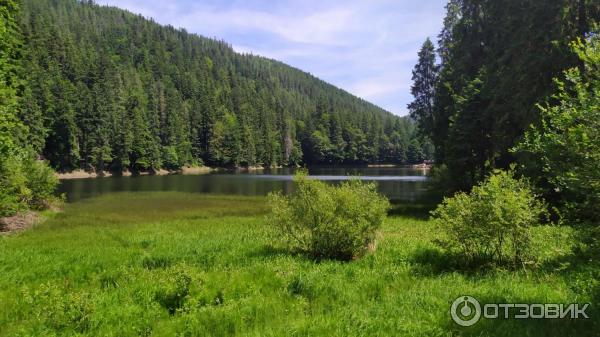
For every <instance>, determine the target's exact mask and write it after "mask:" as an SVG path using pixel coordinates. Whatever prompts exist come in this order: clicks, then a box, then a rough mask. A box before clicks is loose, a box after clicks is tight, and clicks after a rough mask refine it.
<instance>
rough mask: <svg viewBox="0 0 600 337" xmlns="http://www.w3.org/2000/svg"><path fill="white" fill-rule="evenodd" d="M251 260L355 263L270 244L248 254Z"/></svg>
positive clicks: (341, 257)
mask: <svg viewBox="0 0 600 337" xmlns="http://www.w3.org/2000/svg"><path fill="white" fill-rule="evenodd" d="M247 256H248V257H250V258H278V257H286V256H287V257H292V258H296V259H299V260H305V261H310V262H314V263H321V262H328V261H335V262H340V263H348V262H352V261H354V259H353V258H352V257H351V256H347V255H340V256H318V255H314V254H312V253H310V252H307V251H303V250H298V249H289V248H286V247H282V246H274V245H270V244H265V245H263V246H261V247H259V248H258V249H255V250H253V251H251V252H250V253H248V254H247Z"/></svg>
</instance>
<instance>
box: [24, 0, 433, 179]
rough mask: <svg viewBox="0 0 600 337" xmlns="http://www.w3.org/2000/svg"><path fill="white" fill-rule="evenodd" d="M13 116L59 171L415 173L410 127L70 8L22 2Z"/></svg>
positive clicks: (257, 66) (125, 16)
mask: <svg viewBox="0 0 600 337" xmlns="http://www.w3.org/2000/svg"><path fill="white" fill-rule="evenodd" d="M19 21H20V31H21V34H22V37H23V45H22V50H23V51H22V52H23V67H24V69H27V71H26V76H25V77H26V79H25V82H26V83H25V86H24V88H25V89H24V91H23V93H22V95H21V96H22V97H21V102H22V104H21V112H20V116H21V119H22V120H23V122H24V123H25V124H26V125H28V126H29V129H30V133H29V143H30V144H32V146H33V148H34V150H35V151H36V152H37V153H39V154H41V155H42V156H43V157H44V158H46V159H47V160H49V161H50V163H51V165H52V166H53V167H54V168H55V169H57V170H59V171H69V170H73V169H78V168H81V169H86V170H114V171H120V170H125V169H129V170H133V171H144V170H152V169H156V168H167V169H177V168H179V167H182V166H184V165H197V164H207V165H215V166H256V165H264V166H271V165H297V164H338V163H348V164H356V163H377V162H385V163H416V162H420V161H422V160H424V159H426V158H428V157H430V156H431V153H432V152H433V150H432V145H430V142H428V141H421V140H420V139H422V138H420V137H418V136H417V135H416V132H415V131H416V128H415V127H414V123H413V122H412V121H411V120H410V119H408V118H400V117H397V116H394V115H392V114H391V113H389V112H387V111H384V110H382V109H381V108H379V107H377V106H374V105H373V104H370V103H368V102H366V101H364V100H361V99H359V98H357V97H354V96H352V95H350V94H348V93H347V92H345V91H343V90H341V89H338V88H336V87H334V86H332V85H329V84H327V83H325V82H323V81H321V80H319V79H317V78H315V77H313V76H311V75H310V74H307V73H305V72H302V71H300V70H297V69H294V68H292V67H289V66H287V65H285V64H283V63H281V62H277V61H274V60H270V59H266V58H263V57H258V56H254V55H242V54H238V53H236V52H234V51H233V49H232V48H231V46H229V45H228V44H226V43H224V42H221V41H216V40H213V39H208V38H204V37H200V36H197V35H194V34H189V33H187V32H186V31H185V30H183V29H181V30H178V29H175V28H173V27H170V26H167V27H164V26H160V25H158V24H157V23H155V22H153V21H152V20H148V19H146V18H143V17H142V16H139V15H134V14H132V13H129V12H127V11H124V10H121V9H118V8H114V7H105V6H98V5H96V4H94V3H93V2H91V1H89V2H79V1H75V0H58V1H48V0H24V1H22V5H21V15H20V20H19Z"/></svg>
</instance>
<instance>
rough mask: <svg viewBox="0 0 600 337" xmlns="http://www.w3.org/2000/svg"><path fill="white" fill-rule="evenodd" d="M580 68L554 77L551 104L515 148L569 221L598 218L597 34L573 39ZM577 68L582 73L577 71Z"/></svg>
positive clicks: (599, 104)
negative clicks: (556, 88) (581, 66)
mask: <svg viewBox="0 0 600 337" xmlns="http://www.w3.org/2000/svg"><path fill="white" fill-rule="evenodd" d="M574 50H575V52H576V53H577V55H578V56H579V58H580V59H581V62H582V64H583V68H572V69H570V70H567V71H566V72H565V80H564V81H561V80H556V83H557V85H558V93H557V94H556V95H555V96H554V97H553V98H554V101H555V102H556V103H554V104H548V105H546V106H541V107H540V109H541V113H542V123H541V125H540V126H539V127H532V128H531V130H530V131H529V132H527V134H526V136H525V139H524V140H523V141H522V142H521V143H520V144H519V145H518V146H517V147H516V149H515V151H516V152H517V153H518V154H520V156H521V160H522V163H523V165H524V166H525V168H524V169H525V171H526V172H528V173H529V174H530V175H532V176H534V177H535V178H536V181H537V183H538V186H540V187H541V188H544V187H545V189H546V190H549V192H546V193H548V194H549V196H550V198H551V200H552V201H553V202H554V203H555V204H556V205H557V206H559V207H560V208H561V209H562V211H563V212H564V215H565V216H567V218H568V219H570V220H571V221H593V222H596V223H598V219H600V170H599V169H598V163H600V38H599V37H598V35H592V36H591V37H590V38H589V39H588V40H587V41H585V42H584V41H579V42H577V43H574ZM581 69H583V70H584V72H583V73H582V72H581Z"/></svg>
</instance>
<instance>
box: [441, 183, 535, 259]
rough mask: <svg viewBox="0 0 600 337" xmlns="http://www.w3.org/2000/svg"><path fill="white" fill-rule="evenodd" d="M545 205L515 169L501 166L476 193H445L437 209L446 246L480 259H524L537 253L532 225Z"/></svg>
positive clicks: (466, 255)
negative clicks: (533, 244) (515, 172)
mask: <svg viewBox="0 0 600 337" xmlns="http://www.w3.org/2000/svg"><path fill="white" fill-rule="evenodd" d="M542 214H544V205H543V203H542V202H540V201H539V200H538V199H536V198H535V195H534V194H533V192H532V191H531V188H530V187H529V184H528V183H527V182H526V181H524V180H523V179H516V178H514V174H513V172H512V171H508V172H506V171H495V172H494V173H493V174H492V175H491V176H490V177H488V179H487V180H486V181H484V182H483V183H481V184H480V185H478V186H475V187H473V189H472V191H471V193H470V194H466V193H464V192H460V193H457V194H455V195H454V196H453V197H451V198H445V199H444V201H443V202H442V204H440V205H439V206H438V208H437V209H436V210H434V211H433V212H432V215H433V217H434V221H435V223H436V225H437V226H439V228H441V229H442V231H443V232H444V233H445V234H446V237H445V238H444V239H443V240H442V241H441V242H442V245H443V246H445V247H446V248H449V249H450V250H455V251H458V252H459V253H460V254H461V255H462V256H464V257H465V258H466V261H467V262H469V263H471V262H474V261H487V262H508V261H512V262H513V263H514V264H515V265H516V264H517V263H520V262H523V261H524V259H525V258H526V257H528V255H529V254H530V253H531V251H530V249H531V239H530V228H531V227H532V226H534V225H536V224H538V223H539V220H540V219H541V216H542Z"/></svg>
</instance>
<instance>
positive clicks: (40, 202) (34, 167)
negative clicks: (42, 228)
mask: <svg viewBox="0 0 600 337" xmlns="http://www.w3.org/2000/svg"><path fill="white" fill-rule="evenodd" d="M23 166H24V174H25V177H26V179H27V183H26V186H27V188H28V189H29V191H31V195H30V197H29V199H28V204H29V206H30V207H31V208H34V209H43V208H47V207H48V204H49V202H51V201H52V200H54V199H55V196H54V190H55V189H56V186H57V185H58V178H57V177H56V175H55V174H54V170H52V169H51V168H50V167H49V166H48V165H47V164H46V163H45V162H43V161H40V160H35V159H33V157H29V158H28V159H26V160H25V161H24V165H23Z"/></svg>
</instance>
